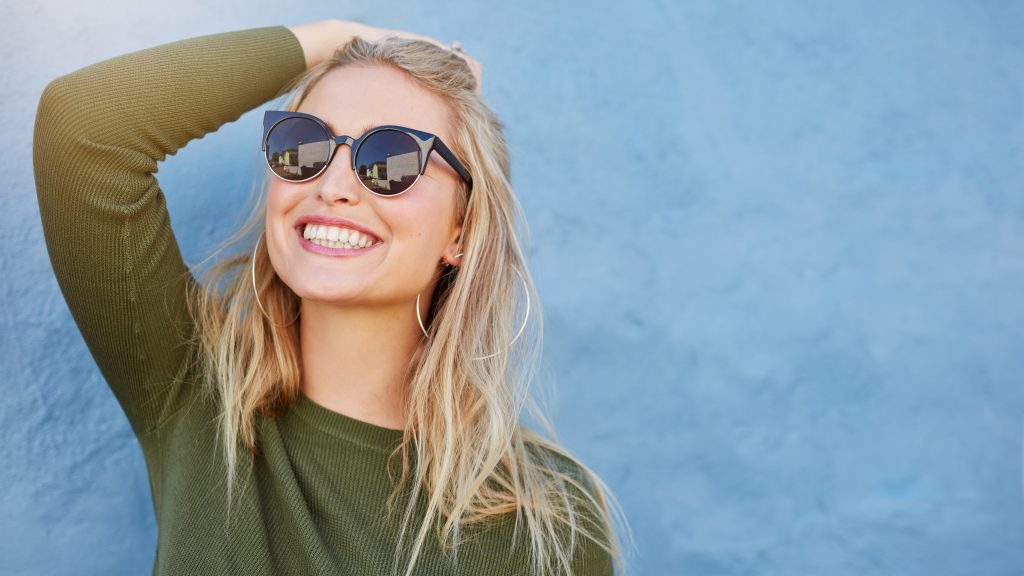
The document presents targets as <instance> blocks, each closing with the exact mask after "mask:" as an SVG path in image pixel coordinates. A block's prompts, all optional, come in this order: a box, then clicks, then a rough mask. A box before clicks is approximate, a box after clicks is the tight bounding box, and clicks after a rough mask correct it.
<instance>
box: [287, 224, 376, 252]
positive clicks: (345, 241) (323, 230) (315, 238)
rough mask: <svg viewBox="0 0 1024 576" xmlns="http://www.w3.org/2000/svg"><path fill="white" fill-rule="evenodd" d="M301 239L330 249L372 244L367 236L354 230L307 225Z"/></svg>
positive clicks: (360, 246) (361, 246)
mask: <svg viewBox="0 0 1024 576" xmlns="http://www.w3.org/2000/svg"><path fill="white" fill-rule="evenodd" d="M302 237H303V238H305V239H306V240H309V241H311V242H313V243H314V244H319V245H321V246H329V247H331V248H365V247H366V246H370V245H372V244H373V240H371V239H370V237H369V236H367V235H365V234H361V233H359V232H357V231H355V230H349V229H348V228H339V227H336V226H325V225H322V224H307V225H306V227H305V228H304V229H303V231H302Z"/></svg>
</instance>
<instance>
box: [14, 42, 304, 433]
mask: <svg viewBox="0 0 1024 576" xmlns="http://www.w3.org/2000/svg"><path fill="white" fill-rule="evenodd" d="M305 67H306V66H305V58H304V55H303V52H302V46H301V45H300V44H299V41H298V39H297V38H296V37H295V35H294V34H293V33H292V32H291V31H290V30H289V29H288V28H286V27H284V26H272V27H265V28H253V29H249V30H241V31H231V32H223V33H219V34H212V35H207V36H199V37H195V38H190V39H186V40H180V41H177V42H172V43H169V44H163V45H160V46H155V47H152V48H147V49H144V50H140V51H137V52H132V53H129V54H125V55H121V56H118V57H115V58H111V59H108V60H104V61H102V62H98V63H96V64H92V65H90V66H86V67H85V68H81V69H79V70H76V71H74V72H71V73H69V74H66V75H64V76H61V77H59V78H56V79H55V80H53V81H52V82H50V83H49V84H48V85H47V86H46V88H45V89H44V90H43V93H42V96H41V97H40V101H39V108H38V110H37V113H36V122H35V132H34V139H33V148H32V161H33V169H34V172H35V181H36V194H37V198H38V201H39V211H40V217H41V220H42V228H43V235H44V237H45V240H46V247H47V251H48V252H49V256H50V261H51V263H52V265H53V270H54V273H55V275H56V278H57V282H58V284H59V286H60V289H61V292H62V293H63V295H64V298H65V300H66V301H67V304H68V307H69V308H70V310H71V314H72V316H73V318H74V320H75V323H76V324H77V325H78V329H79V330H80V332H81V333H82V337H83V338H84V340H85V342H86V345H87V346H88V349H89V351H90V353H91V354H92V356H93V358H94V359H95V361H96V364H97V365H98V367H99V369H100V371H101V372H102V374H103V376H104V378H105V379H106V381H107V383H108V385H109V386H110V388H111V390H112V391H113V393H114V395H115V397H116V398H117V401H118V402H119V404H120V405H121V407H122V408H123V410H124V411H125V414H126V415H127V417H128V420H129V422H130V423H131V426H132V429H133V431H134V432H135V433H136V435H139V436H141V435H143V434H146V433H148V432H150V431H152V430H154V429H156V428H158V427H159V426H160V425H161V424H162V423H163V422H164V421H166V419H167V418H168V417H169V416H171V415H172V414H174V413H175V412H176V411H177V409H179V408H181V407H182V406H183V405H184V404H185V402H186V400H187V398H188V394H189V393H190V392H191V391H192V389H194V388H195V385H194V384H195V381H194V379H193V378H192V377H191V372H192V370H191V369H190V368H191V365H192V362H191V359H192V356H191V350H192V347H191V346H190V345H189V341H190V339H191V338H192V337H193V336H194V330H193V323H192V321H191V319H190V316H189V312H188V309H187V305H186V300H185V297H186V288H187V287H188V286H189V285H190V284H194V283H195V279H194V278H193V276H192V274H191V272H190V271H189V269H188V268H187V267H186V265H185V263H184V262H183V260H182V257H181V253H180V251H179V247H178V243H177V241H176V240H175V237H174V233H173V232H172V230H171V224H170V218H169V215H168V212H167V207H166V203H165V198H164V195H163V192H162V191H161V189H160V186H159V183H158V182H157V180H156V177H155V173H156V172H157V162H159V161H161V160H163V159H164V158H165V157H166V156H167V155H168V154H174V153H175V152H176V151H177V150H178V149H179V148H181V147H183V146H185V144H187V143H188V142H189V141H190V140H192V139H193V138H200V137H202V136H203V135H205V134H207V133H208V132H213V131H215V130H217V129H218V128H219V127H220V126H221V125H222V124H225V123H227V122H231V121H234V120H236V119H238V118H239V117H240V116H241V115H242V114H244V113H245V112H247V111H249V110H251V109H253V108H256V107H258V106H260V105H262V104H264V103H266V102H267V101H268V100H270V99H272V98H275V97H277V96H279V95H280V93H281V91H282V89H283V88H284V87H285V85H286V84H287V82H288V81H289V80H291V79H293V78H294V77H295V76H297V75H298V74H301V73H302V72H304V71H305ZM257 140H258V137H257V136H254V137H253V140H252V142H250V143H242V144H241V145H244V146H249V145H251V147H252V149H254V150H257V149H258V147H257Z"/></svg>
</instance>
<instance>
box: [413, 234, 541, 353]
mask: <svg viewBox="0 0 1024 576" xmlns="http://www.w3.org/2000/svg"><path fill="white" fill-rule="evenodd" d="M461 255H462V254H459V256H461ZM515 273H516V274H517V275H518V276H519V280H520V281H521V282H522V283H523V292H524V293H525V294H526V315H525V316H523V324H522V326H520V327H519V331H518V332H516V335H515V337H514V338H512V340H510V341H509V343H508V344H506V345H505V347H504V348H503V349H501V350H498V351H497V352H491V353H490V354H487V355H486V356H478V357H476V358H473V360H486V359H487V358H490V357H491V356H497V355H498V354H501V353H502V352H504V351H505V350H508V349H509V348H511V347H512V344H514V343H515V341H516V340H519V337H520V336H522V334H523V330H524V329H525V328H526V321H527V320H528V319H529V318H530V290H529V287H528V286H527V285H526V278H523V273H522V272H520V271H519V270H516V271H515ZM416 321H417V322H419V323H420V330H422V331H423V335H424V336H426V337H427V338H428V339H429V338H430V334H427V329H426V327H424V326H423V318H422V317H421V315H420V295H419V294H417V295H416Z"/></svg>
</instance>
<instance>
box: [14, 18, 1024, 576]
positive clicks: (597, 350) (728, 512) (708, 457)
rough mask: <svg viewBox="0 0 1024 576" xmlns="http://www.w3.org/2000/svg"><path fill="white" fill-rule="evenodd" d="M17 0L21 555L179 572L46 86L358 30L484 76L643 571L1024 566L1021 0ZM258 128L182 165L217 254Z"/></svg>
mask: <svg viewBox="0 0 1024 576" xmlns="http://www.w3.org/2000/svg"><path fill="white" fill-rule="evenodd" d="M6 4H7V5H6V6H5V8H4V12H5V17H4V18H3V19H0V29H2V30H3V34H2V35H0V46H2V50H3V54H4V64H3V66H4V70H3V77H4V79H5V82H4V89H3V94H4V99H3V100H4V106H3V107H0V116H2V119H3V121H2V122H0V131H2V132H3V135H4V136H5V139H4V141H5V144H4V146H2V147H0V154H2V155H3V162H2V163H0V170H2V171H3V173H2V177H0V197H2V199H3V206H4V209H3V210H2V212H0V220H2V225H0V237H2V239H3V242H2V243H0V259H2V260H0V266H2V271H3V280H2V282H0V291H2V292H0V293H2V297H3V306H2V311H0V334H2V336H0V338H2V346H0V358H2V363H3V366H4V374H5V380H6V384H7V392H6V393H5V400H4V401H3V403H2V404H0V406H2V408H0V417H2V420H0V437H2V438H3V442H0V450H2V453H0V460H2V462H3V466H0V490H2V493H0V510H2V511H3V512H2V513H0V574H3V575H8V574H53V575H64V574H68V575H70V574H76V575H77V574H126V575H128V574H143V573H148V571H149V569H150V567H151V562H152V560H153V552H154V546H155V536H156V533H155V530H156V528H155V524H154V519H153V515H152V510H151V504H150V499H149V498H150V497H149V487H148V483H147V479H146V471H145V466H144V462H143V459H142V455H141V452H140V450H139V447H138V444H137V442H136V440H135V438H134V437H133V436H132V434H131V430H130V429H129V426H128V423H127V421H126V419H125V418H124V416H123V414H122V413H121V412H120V409H119V406H118V405H117V403H116V402H115V400H114V398H113V396H112V395H111V394H110V392H109V391H108V390H107V388H106V386H105V383H104V381H103V380H102V379H101V377H100V375H99V373H98V371H97V369H96V367H95V365H94V364H93V361H92V359H91V357H90V356H89V354H88V351H87V349H86V347H85V345H84V343H83V342H82V340H81V337H80V336H79V334H78V332H77V330H76V328H75V325H74V323H73V321H72V319H71V316H70V314H69V312H68V310H67V308H66V306H65V304H64V301H63V299H62V297H61V294H60V291H59V289H58V286H57V284H56V281H55V280H54V278H53V274H52V271H51V269H50V265H49V260H48V258H47V254H46V249H45V246H44V244H43V240H42V236H41V234H40V229H39V216H38V212H37V207H36V204H35V195H34V189H33V179H32V170H31V150H30V146H29V142H30V139H31V136H32V123H33V116H34V113H35V106H36V104H37V102H38V98H39V94H40V93H41V91H42V88H43V87H44V86H45V85H46V83H47V82H48V81H49V80H51V79H52V78H54V77H56V76H58V75H60V74H63V73H66V72H69V71H71V70H74V69H76V68H79V67H81V66H85V65H87V64H90V63H93V62H96V61H98V60H100V59H104V58H107V57H111V56H115V55H118V54H122V53H125V52H128V51H132V50H138V49H141V48H145V47H148V46H152V45H155V44H160V43H164V42H170V41H173V40H177V39H180V38H185V37H190V36H196V35H200V34H207V33H213V32H220V31H225V30H230V29H241V28H248V27H253V26H263V25H271V24H297V23H301V22H305V21H310V20H314V19H320V18H327V17H338V18H355V19H361V20H363V21H366V22H368V23H373V24H378V25H382V26H386V27H391V28H403V29H411V30H414V31H417V32H421V33H425V34H429V35H432V36H435V37H437V38H439V39H441V40H443V41H450V40H454V39H458V40H460V41H462V43H463V45H464V46H465V47H466V49H467V50H468V51H469V52H471V53H472V54H474V55H475V56H476V57H477V58H478V59H479V60H481V61H482V62H483V63H484V66H485V77H484V94H485V96H486V98H487V100H488V101H489V102H490V103H491V105H492V106H493V107H494V108H495V109H496V110H497V112H498V113H499V115H500V116H501V117H502V118H503V119H504V120H505V121H506V122H507V124H508V135H509V138H510V145H511V147H512V153H513V166H514V182H515V184H516V185H517V187H518V191H519V194H520V196H521V198H522V202H523V204H524V206H525V208H526V211H527V216H528V219H529V223H530V229H531V231H532V236H531V242H530V244H529V254H530V259H531V265H532V270H533V271H534V274H535V276H536V278H537V281H538V284H539V290H540V293H541V295H542V297H543V305H544V310H545V313H546V317H547V320H548V324H547V329H546V342H547V343H546V349H545V351H546V355H545V356H546V358H547V362H548V366H549V367H550V371H551V373H552V374H553V375H554V377H555V378H556V379H557V382H558V389H559V399H558V404H557V412H556V413H555V415H554V418H555V421H556V424H557V426H558V428H559V430H560V433H561V436H562V439H563V441H564V442H565V443H566V444H567V445H568V446H569V447H570V449H573V450H575V451H576V452H577V453H578V454H579V455H580V456H581V457H582V458H583V459H584V461H586V462H588V463H589V464H590V465H591V466H592V467H593V468H594V469H596V470H597V471H598V472H599V473H600V474H601V475H602V476H603V477H604V478H605V479H606V480H607V481H608V482H609V484H610V485H611V486H612V488H613V489H614V490H615V491H616V493H617V494H618V496H619V498H620V500H621V502H622V504H623V506H624V507H625V509H626V512H627V514H628V515H629V519H630V521H631V523H632V526H633V528H634V530H635V534H636V539H637V551H638V555H637V557H636V558H635V559H634V560H633V562H632V567H633V568H634V571H633V573H635V574H648V575H662V574H666V575H668V574H673V575H674V574H695V575H696V574H699V575H703V576H713V575H714V576H718V575H721V576H725V575H729V576H733V575H746V574H760V575H805V574H829V575H841V576H846V575H850V576H853V575H858V576H862V575H866V574H867V575H871V574H879V575H881V574H899V575H901V576H903V575H911V576H917V575H921V576H924V575H928V576H931V575H934V574H944V575H965V576H967V575H970V576H974V575H978V574H985V575H988V576H994V575H1020V574H1022V573H1024V499H1022V474H1021V468H1022V466H1021V460H1022V434H1024V392H1022V376H1021V374H1022V373H1024V301H1022V295H1024V189H1022V185H1024V175H1022V170H1024V104H1022V103H1024V72H1022V71H1024V34H1021V30H1024V8H1022V5H1021V4H1020V3H1015V2H1010V1H1007V2H980V1H978V2H952V1H948V0H947V1H924V0H921V1H919V2H857V3H853V2H850V3H846V4H845V5H843V6H841V5H839V4H838V3H806V4H801V3H796V2H788V3H772V4H771V6H767V5H761V6H753V5H752V4H754V3H746V2H711V1H705V2H669V1H667V0H659V1H652V0H645V1H638V2H633V3H631V4H630V6H629V7H628V8H627V7H625V3H621V2H616V3H607V5H605V6H599V5H597V4H595V3H593V2H586V1H585V0H575V1H571V2H561V3H557V4H556V3H551V2H542V1H539V0H530V1H527V2H498V1H492V2H489V3H486V4H481V3H472V4H469V3H466V4H462V3H456V2H437V1H435V2H430V3H414V2H400V1H398V2H373V3H370V2H365V3H360V4H359V5H354V4H352V3H335V2H326V1H314V2H303V3H295V2H286V3H284V4H282V3H281V2H268V1H249V2H241V1H235V2H220V3H215V7H209V6H206V4H208V3H205V2H203V3H201V2H199V1H198V0H184V1H178V2H174V3H165V4H168V5H170V4H173V8H170V7H165V6H161V7H155V6H148V7H147V6H143V5H142V3H137V2H125V1H117V0H114V1H111V2H106V3H103V4H102V5H96V4H95V3H84V4H80V3H71V2H63V3H45V4H44V3H30V2H8V3H6ZM62 4H63V5H62ZM150 4H154V3H150ZM297 4H301V5H299V6H297ZM826 4H827V5H826ZM283 6H287V9H285V10H282V7H283ZM378 15H379V16H378ZM259 130H260V125H259V115H258V113H252V114H248V115H246V116H244V117H242V118H241V119H240V120H239V121H238V122H235V123H233V124H230V125H226V126H224V127H223V128H222V129H221V130H219V131H218V132H216V133H214V134H210V135H208V136H207V137H205V138H203V139H201V140H197V141H194V142H193V143H191V144H190V145H189V146H187V147H186V148H185V149H183V150H181V151H180V152H179V153H178V154H177V155H176V156H173V157H170V158H168V160H167V161H166V162H164V163H162V164H161V168H160V175H159V177H160V181H161V183H162V184H163V187H164V190H165V192H166V193H167V196H168V203H169V205H170V207H171V213H172V220H173V223H174V227H175V229H176V231H177V233H178V238H179V241H180V242H181V245H182V249H183V252H184V253H185V257H186V260H187V261H189V262H195V261H197V260H198V258H199V257H200V256H201V255H202V254H203V251H204V250H205V249H207V248H209V247H210V246H212V245H213V244H214V243H215V242H216V240H217V239H219V238H220V237H223V236H225V235H226V233H227V230H226V227H227V226H230V225H231V224H232V223H235V222H237V214H238V213H239V211H240V210H241V208H242V205H243V203H244V201H245V199H246V196H247V193H248V189H249V185H250V183H251V175H252V174H253V172H254V171H255V170H257V169H258V168H259V165H258V157H257V155H256V153H255V144H254V143H255V142H256V139H257V138H258V134H259Z"/></svg>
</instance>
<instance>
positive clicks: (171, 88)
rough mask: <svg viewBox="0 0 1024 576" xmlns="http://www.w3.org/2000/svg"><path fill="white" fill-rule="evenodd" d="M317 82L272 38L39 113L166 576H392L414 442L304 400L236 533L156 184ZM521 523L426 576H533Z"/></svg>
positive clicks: (93, 338)
mask: <svg viewBox="0 0 1024 576" xmlns="http://www.w3.org/2000/svg"><path fill="white" fill-rule="evenodd" d="M304 71H305V59H304V55H303V52H302V46H301V45H300V44H299V42H298V39H297V38H296V37H295V36H294V34H292V32H291V31H290V30H288V29H287V28H285V27H283V26H273V27H266V28H255V29H250V30H242V31H233V32H225V33H221V34H213V35H208V36H201V37H196V38H191V39H187V40H182V41H178V42H174V43H170V44H165V45H162V46H156V47H153V48H149V49H146V50H140V51H138V52H133V53H130V54H126V55H123V56H119V57H116V58H112V59H109V60H105V61H102V62H99V63H96V64H93V65H91V66H87V67H85V68H82V69H80V70H77V71H75V72H72V73H70V74H67V75H65V76H62V77H60V78H57V79H56V80H54V81H53V82H51V83H50V84H49V85H48V86H47V87H46V89H45V90H44V91H43V95H42V97H41V99H40V104H39V110H38V113H37V117H36V125H35V140H34V143H33V164H34V169H35V178H36V187H37V194H38V199H39V208H40V213H41V218H42V225H43V232H44V235H45V238H46V245H47V249H48V251H49V254H50V259H51V261H52V263H53V268H54V271H55V274H56V277H57V281H58V283H59V285H60V288H61V291H62V292H63V294H64V297H65V299H66V300H67V304H68V306H69V308H70V310H71V313H72V315H73V317H74V319H75V322H76V323H77V325H78V327H79V330H80V331H81V333H82V336H83V337H84V339H85V342H86V344H87V345H88V347H89V351H90V352H91V354H92V355H93V357H94V358H95V360H96V363H97V365H98V366H99V368H100V370H101V372H102V373H103V375H104V377H105V379H106V381H107V382H108V384H109V386H110V388H111V390H112V391H113V393H114V395H115V396H116V398H117V400H118V402H119V403H120V405H121V407H122V408H123V409H124V411H125V414H126V415H127V417H128V420H129V422H130V423H131V426H132V429H133V430H134V432H135V434H136V436H137V437H138V439H139V442H140V445H141V447H142V451H143V454H144V456H145V461H146V465H147V469H148V471H149V479H150V486H151V488H152V496H153V506H154V511H155V514H156V519H157V525H158V529H159V531H158V539H157V550H156V556H155V560H154V567H153V573H154V574H166V575H178V574H181V575H185V574H188V575H196V574H244V575H258V574H297V575H320V574H323V575H327V574H331V575H339V574H341V575H359V576H365V575H375V574H387V573H389V572H390V567H391V565H392V564H391V560H392V555H393V552H394V550H395V548H396V546H397V522H392V523H389V521H388V519H387V517H386V516H385V511H384V501H385V499H386V498H387V496H388V494H389V493H390V492H391V489H392V484H391V483H390V480H389V479H388V475H387V471H386V457H387V454H388V453H389V451H390V449H391V448H393V447H395V446H397V445H398V444H399V443H400V440H401V436H402V433H401V431H399V430H392V429H388V428H382V427H379V426H376V425H373V424H370V423H367V422H363V421H360V420H356V419H354V418H351V417H348V416H345V415H343V414H340V413H337V412H334V411H332V410H329V409H327V408H325V407H323V406H320V405H318V404H316V403H314V402H313V401H312V400H310V399H309V398H308V397H306V396H305V395H300V396H299V398H298V400H297V401H296V402H295V403H294V404H293V405H292V406H291V407H290V408H289V410H288V411H287V412H286V413H285V414H284V415H283V416H281V417H279V418H276V419H262V420H260V426H259V439H258V442H259V445H260V446H261V447H262V449H261V451H260V452H259V453H258V454H257V456H256V457H255V458H251V457H249V456H248V454H247V453H246V452H245V451H242V452H241V455H242V460H241V461H240V462H239V466H240V468H241V469H243V470H245V469H248V468H249V466H250V464H251V465H252V473H251V475H250V476H248V477H247V479H246V480H245V481H243V486H242V489H241V490H240V491H239V492H238V493H237V494H236V497H235V498H236V499H235V501H234V502H233V506H232V511H231V512H232V513H231V517H230V524H229V523H228V517H227V513H226V512H227V501H226V493H225V485H226V478H225V464H224V461H223V458H222V456H221V451H220V447H219V444H218V442H217V431H216V428H215V425H214V419H215V416H216V406H215V405H214V404H213V401H212V400H210V399H209V397H208V395H205V394H201V393H199V391H200V387H201V380H200V378H201V377H200V376H199V375H197V374H196V373H193V369H192V368H191V367H190V366H191V365H192V363H191V362H190V354H191V352H192V351H191V350H190V349H189V347H188V345H187V344H186V337H187V336H189V335H191V334H193V325H192V323H191V321H190V319H189V315H188V311H187V308H186V304H185V289H186V286H187V285H188V284H192V283H194V282H195V279H194V277H193V275H192V273H191V272H190V271H189V269H188V268H187V267H186V265H185V264H184V262H183V260H182V258H181V254H180V252H179V248H178V244H177V241H176V240H175V237H174V234H173V232H172V230H171V225H170V219H169V217H168V212H167V208H166V204H165V198H164V195H163V192H162V191H161V189H160V187H159V184H158V182H157V180H156V178H155V176H154V174H155V172H156V171H157V162H158V161H160V160H163V159H164V158H165V157H166V156H167V155H168V154H174V153H175V152H176V151H177V150H178V149H179V148H181V147H183V146H185V144H187V143H188V142H189V141H190V140H192V139H194V138H199V137H202V136H203V135H204V134H207V133H209V132H212V131H214V130H217V129H218V128H219V127H220V126H221V125H223V124H224V123H226V122H231V121H234V120H236V119H238V117H240V116H241V115H242V114H244V113H245V112H247V111H249V110H252V109H253V108H256V107H258V106H260V105H262V104H264V103H266V102H267V101H268V100H270V99H272V98H274V97H276V96H279V95H280V91H281V89H282V87H283V86H284V84H285V83H286V82H287V81H288V80H290V79H292V78H293V77H295V76H296V75H298V74H301V73H302V72H304ZM258 139H259V135H258V134H256V133H254V134H253V139H252V142H251V144H252V147H253V149H254V150H256V149H257V142H258ZM211 193H216V190H212V191H211ZM405 502H407V500H405V501H402V500H399V506H402V505H404V503H405ZM422 504H423V501H422V498H421V499H420V508H419V510H420V513H421V514H422V511H423V509H424V506H423V505H422ZM400 510H401V508H399V511H400ZM419 518H420V519H421V518H422V516H420V517H419ZM393 519H394V520H400V516H399V515H397V514H396V515H395V516H394V517H393ZM513 524H514V515H507V516H506V517H503V518H502V519H499V520H496V521H495V523H494V524H493V525H491V526H490V527H488V528H487V529H486V530H483V531H480V532H478V533H474V534H475V536H474V537H473V538H472V539H471V540H468V541H466V542H465V543H464V544H463V546H461V547H460V548H459V549H458V554H457V557H456V558H457V564H456V563H454V562H453V560H452V558H451V557H450V556H448V555H446V554H445V553H444V552H443V551H442V550H441V547H440V544H439V543H438V542H437V539H436V535H435V537H434V538H433V539H428V543H427V545H426V547H425V549H424V553H423V555H422V556H421V558H420V560H419V562H418V563H417V569H416V571H415V573H416V574H424V575H434V574H445V575H454V574H463V575H489V574H494V575H499V574H500V575H503V576H505V575H510V574H524V575H525V574H528V573H529V563H528V558H529V557H528V555H527V547H528V540H526V539H525V538H524V535H525V524H521V525H520V526H519V529H518V533H517V534H516V538H515V540H514V541H513ZM418 526H419V523H418V522H414V523H413V527H414V528H415V527H418ZM409 534H410V536H412V535H414V534H415V532H414V531H411V532H410V533H409ZM432 534H436V533H432ZM513 544H514V546H513ZM513 548H514V549H513ZM574 570H575V572H576V574H580V575H610V574H612V573H613V571H612V566H611V559H610V557H609V555H608V554H607V553H605V552H604V551H603V550H601V549H600V548H599V547H598V546H596V545H595V544H593V543H592V542H590V541H589V540H586V539H581V540H580V541H579V546H578V548H577V551H576V554H575V556H574Z"/></svg>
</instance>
